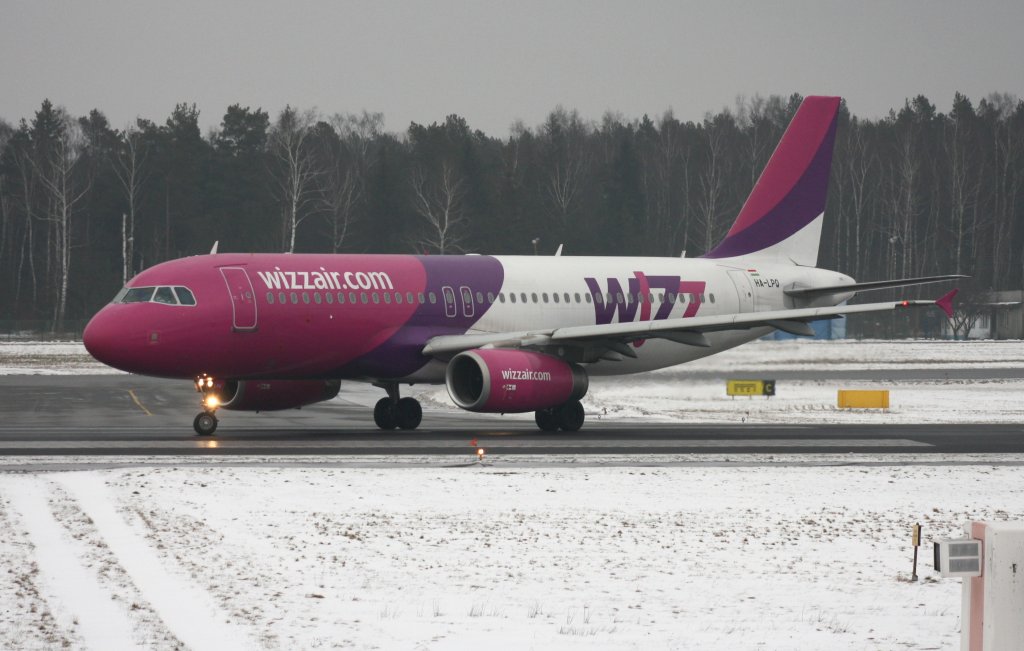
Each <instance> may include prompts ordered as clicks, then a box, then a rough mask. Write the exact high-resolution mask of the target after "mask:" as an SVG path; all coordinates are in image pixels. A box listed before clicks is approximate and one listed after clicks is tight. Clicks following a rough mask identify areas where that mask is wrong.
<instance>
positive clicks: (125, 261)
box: [112, 125, 146, 283]
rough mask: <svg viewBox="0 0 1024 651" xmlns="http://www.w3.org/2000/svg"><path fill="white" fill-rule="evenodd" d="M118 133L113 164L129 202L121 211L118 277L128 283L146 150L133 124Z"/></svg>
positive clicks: (140, 133)
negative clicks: (126, 209) (119, 142)
mask: <svg viewBox="0 0 1024 651" xmlns="http://www.w3.org/2000/svg"><path fill="white" fill-rule="evenodd" d="M120 135H121V138H120V140H121V147H120V148H119V149H118V151H117V154H116V155H115V156H114V159H113V161H112V165H113V168H114V173H115V174H116V175H117V178H118V180H119V181H120V182H121V187H122V188H124V194H125V199H126V200H127V203H128V212H126V213H123V214H122V215H121V261H122V263H121V277H122V282H124V283H127V282H128V279H129V278H131V276H132V260H133V259H134V257H135V215H136V210H137V209H138V205H139V201H140V199H141V198H142V184H143V182H144V181H145V176H146V174H145V170H144V166H145V163H146V151H145V150H144V149H143V144H142V132H140V131H139V130H138V129H137V128H136V127H134V126H132V125H129V126H127V127H125V129H124V131H123V132H121V134H120Z"/></svg>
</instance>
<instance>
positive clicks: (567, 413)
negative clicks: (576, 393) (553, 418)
mask: <svg viewBox="0 0 1024 651" xmlns="http://www.w3.org/2000/svg"><path fill="white" fill-rule="evenodd" d="M555 413H556V415H557V417H558V426H559V427H560V428H561V429H562V431H563V432H578V431H579V429H580V428H581V427H583V421H584V420H585V419H586V417H587V412H586V411H585V410H584V409H583V405H582V404H580V401H579V400H573V401H572V402H567V403H565V404H564V405H562V406H561V407H559V408H558V410H557V411H556V412H555Z"/></svg>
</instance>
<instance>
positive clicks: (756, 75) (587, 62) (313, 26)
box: [0, 0, 1024, 136]
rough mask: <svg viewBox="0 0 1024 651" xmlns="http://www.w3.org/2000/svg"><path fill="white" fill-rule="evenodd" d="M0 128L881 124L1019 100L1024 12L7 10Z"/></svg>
mask: <svg viewBox="0 0 1024 651" xmlns="http://www.w3.org/2000/svg"><path fill="white" fill-rule="evenodd" d="M0 16H2V19H0V117H2V118H4V119H6V120H7V121H9V122H12V123H13V122H15V121H16V120H17V119H19V118H21V117H26V118H31V116H32V113H33V111H35V110H36V109H37V108H38V107H39V104H40V102H41V101H42V100H43V98H44V97H49V98H50V99H51V100H53V101H54V102H55V103H57V104H62V105H64V106H66V107H67V108H68V109H69V110H70V111H71V112H72V113H75V114H84V113H86V112H87V111H88V110H89V109H91V108H99V109H101V110H102V111H103V112H104V113H106V115H107V117H108V118H109V119H110V121H111V123H112V124H113V125H114V126H115V127H120V126H123V125H124V124H126V123H127V122H128V121H130V120H132V119H133V118H134V117H135V116H136V115H138V116H141V117H145V118H148V119H151V120H154V121H157V122H159V123H162V122H163V121H164V120H165V119H166V117H167V116H168V115H169V114H170V112H171V110H172V109H173V107H174V105H175V103H177V102H182V101H188V102H196V103H197V104H198V106H199V109H200V111H201V117H200V119H201V122H202V124H203V126H204V128H208V127H211V126H214V125H216V124H218V123H219V122H220V119H221V117H222V116H223V114H224V111H225V109H226V108H227V106H228V105H229V104H233V103H236V102H237V103H240V104H242V105H243V106H252V107H257V106H260V107H263V108H264V109H266V110H268V111H269V112H270V113H271V115H272V116H273V115H274V114H276V112H277V111H279V110H280V109H281V108H283V107H284V105H285V104H286V103H290V104H291V105H293V106H297V107H300V108H304V109H305V108H312V107H315V108H317V109H319V110H321V111H323V112H325V113H334V112H354V111H359V110H362V109H364V108H365V109H367V110H371V111H382V112H383V113H384V114H385V119H386V127H387V129H388V130H389V131H401V130H404V129H405V128H406V127H407V126H408V124H409V122H410V121H416V122H421V123H430V122H434V121H440V120H443V119H444V117H445V115H447V114H449V113H458V114H460V115H462V116H464V117H465V118H466V119H467V120H468V122H469V124H470V126H472V127H474V128H478V129H482V130H484V131H485V132H487V133H488V134H490V135H494V136H506V135H507V134H508V127H509V125H510V124H511V123H512V122H513V121H514V120H517V119H521V120H523V121H524V122H525V123H526V125H527V126H536V125H537V124H539V123H540V122H542V121H543V119H544V116H545V115H546V114H547V113H548V112H549V111H550V110H551V109H552V108H554V107H555V106H556V105H557V104H562V105H564V106H566V107H575V108H577V109H579V111H580V112H581V114H582V115H583V116H584V117H586V118H588V119H594V120H598V119H600V117H601V115H602V114H603V113H604V112H605V111H607V110H612V111H617V112H621V113H622V114H623V115H625V116H626V117H630V118H632V117H639V116H641V115H643V114H644V113H648V114H651V115H656V114H660V113H662V112H663V111H664V110H665V109H668V108H670V107H671V108H673V109H674V111H675V113H676V115H677V117H679V118H681V119H685V120H690V119H693V120H696V119H700V117H701V116H702V115H703V114H704V112H705V111H708V110H716V109H718V108H721V107H722V106H725V105H729V106H731V105H733V103H734V101H735V98H736V96H737V95H753V94H755V93H760V94H762V95H769V94H773V93H781V94H788V93H791V92H800V93H803V94H838V95H842V96H844V97H846V98H847V101H848V102H849V105H850V108H851V110H852V111H853V112H854V113H855V114H857V115H861V116H865V117H878V116H881V115H884V114H885V113H886V112H887V111H888V109H889V108H890V107H893V106H899V105H902V103H903V101H904V99H905V98H906V97H909V96H913V95H916V94H918V93H923V94H925V95H927V96H928V97H929V98H930V99H931V100H932V101H934V102H936V103H937V104H938V106H939V109H940V110H948V108H949V105H950V103H951V100H952V96H953V93H954V91H957V90H960V91H961V92H964V93H966V94H968V95H969V96H970V97H972V99H974V100H975V101H977V100H978V99H980V98H981V97H983V96H984V95H985V94H987V93H989V92H992V91H1006V92H1011V93H1014V94H1018V95H1021V94H1024V72H1022V69H1021V59H1022V55H1024V45H1022V41H1021V38H1020V29H1021V27H1022V26H1024V2H1020V1H1019V0H1017V1H1002V2H893V1H892V0H889V1H886V2H748V3H739V2H701V3H689V2H647V3H643V2H557V1H550V0H548V1H536V0H528V1H523V0H517V1H514V2H507V1H506V2H500V3H498V2H493V3H492V2H483V1H479V0H478V1H476V2H473V1H465V2H461V1H455V0H444V1H436V2H403V3H395V2H384V1H378V2H340V1H337V2H326V1H325V2H312V1H306V0H302V1H297V0H276V1H274V2H269V1H265V0H249V1H245V2H235V1H226V0H205V1H195V0H173V1H162V2H144V1H140V0H134V1H131V0H127V1H117V0H94V1H75V2H72V1H67V2H54V1H52V0H26V1H21V0H15V1H14V2H11V1H10V0H8V1H7V2H4V3H3V10H2V12H0Z"/></svg>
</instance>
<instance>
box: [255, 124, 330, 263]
mask: <svg viewBox="0 0 1024 651" xmlns="http://www.w3.org/2000/svg"><path fill="white" fill-rule="evenodd" d="M315 122H316V111H313V110H310V111H305V112H303V113H300V112H299V111H298V110H297V109H293V108H292V107H291V106H286V107H285V109H284V110H283V111H281V114H280V115H279V116H278V118H277V122H276V123H275V124H274V128H273V129H272V130H271V132H270V138H269V140H268V144H269V147H270V153H271V155H272V156H273V159H274V164H273V165H272V168H271V177H272V178H273V180H274V183H275V185H276V189H277V197H278V200H279V201H280V203H281V217H282V238H281V239H282V243H283V245H284V248H285V249H286V250H287V252H288V253H294V252H295V234H296V232H297V231H298V227H299V224H301V223H302V222H303V220H305V219H306V218H307V217H309V215H310V214H311V210H310V204H311V203H312V201H313V200H314V195H315V192H316V180H317V176H318V175H319V174H320V170H318V169H317V165H316V157H315V156H314V151H313V146H312V139H311V138H310V135H311V134H312V127H313V125H314V124H315Z"/></svg>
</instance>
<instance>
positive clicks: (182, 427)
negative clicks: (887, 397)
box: [0, 375, 1024, 457]
mask: <svg viewBox="0 0 1024 651" xmlns="http://www.w3.org/2000/svg"><path fill="white" fill-rule="evenodd" d="M197 404H198V397H197V395H196V394H195V393H194V392H193V391H192V389H191V387H190V386H189V384H188V383H187V382H180V381H166V380H158V379H152V378H142V377H137V376H126V375H102V376H3V377H0V454H2V455H10V456H113V455H145V456H181V455H206V456H223V455H240V456H260V455H273V456H290V455H319V456H355V455H450V456H461V457H468V456H471V455H472V453H473V450H474V449H475V448H474V447H472V446H473V445H474V441H475V442H476V444H478V445H479V446H481V447H485V448H486V450H487V454H488V455H490V456H492V457H494V456H498V455H679V454H700V455H709V454H717V455H722V454H726V455H727V454H754V453H758V454H797V455H800V454H808V455H809V454H844V453H879V454H899V453H914V454H916V455H921V454H925V455H928V454H944V455H949V454H976V453H990V454H991V453H997V454H1002V453H1024V426H1022V425H1020V424H983V425H978V424H957V425H934V424H930V425H836V424H829V425H817V424H798V425H785V424H772V425H764V424H743V423H739V424H678V423H653V422H648V421H644V422H640V423H625V422H623V421H621V420H620V421H614V422H610V421H602V420H600V419H598V418H596V417H591V418H590V419H589V420H588V422H587V424H586V425H585V427H584V430H583V431H581V432H577V433H574V434H565V433H551V434H549V433H542V432H539V431H538V430H537V429H536V428H535V427H534V426H533V424H532V422H531V420H529V419H526V418H523V417H522V416H520V417H502V416H498V415H476V414H469V413H464V412H457V411H450V410H443V411H442V410H431V409H430V408H429V406H428V408H427V409H425V412H424V421H423V425H422V426H421V429H419V430H416V431H415V432H401V431H394V432H381V431H380V430H378V429H376V427H374V425H373V423H372V418H371V413H370V409H369V408H368V407H367V406H366V405H365V404H357V403H355V402H349V401H346V400H334V401H331V402H330V403H325V404H319V405H312V406H310V407H307V408H304V409H302V410H298V411H295V410H290V411H286V412H274V413H266V414H250V413H238V412H221V414H220V416H221V426H220V428H219V429H218V431H217V434H216V436H215V437H213V438H202V437H197V436H195V435H194V433H193V431H192V427H191V422H192V418H193V416H194V415H195V413H197V411H198V409H197Z"/></svg>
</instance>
